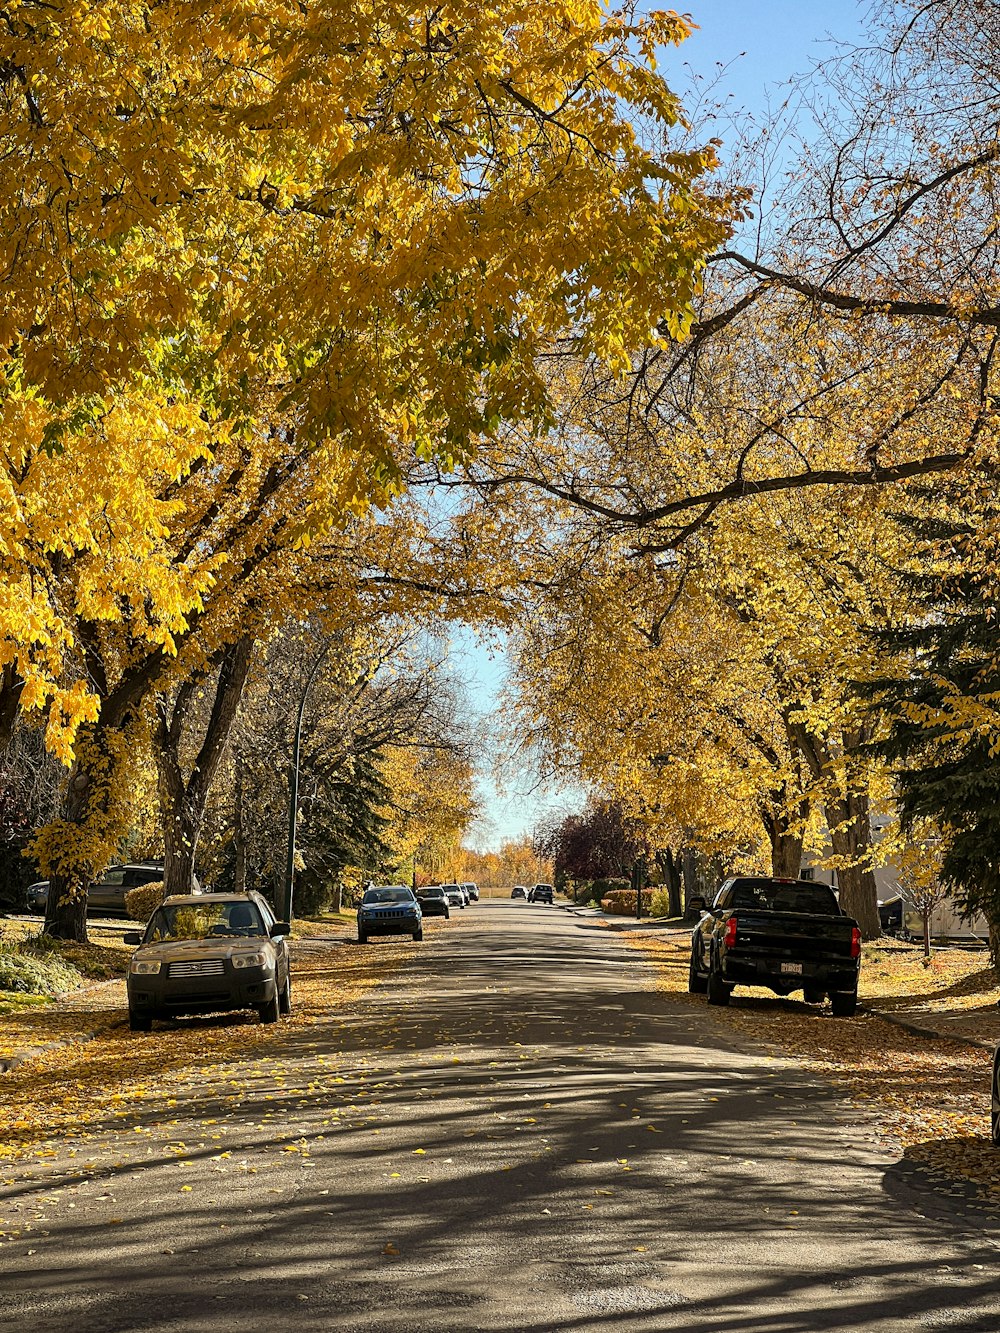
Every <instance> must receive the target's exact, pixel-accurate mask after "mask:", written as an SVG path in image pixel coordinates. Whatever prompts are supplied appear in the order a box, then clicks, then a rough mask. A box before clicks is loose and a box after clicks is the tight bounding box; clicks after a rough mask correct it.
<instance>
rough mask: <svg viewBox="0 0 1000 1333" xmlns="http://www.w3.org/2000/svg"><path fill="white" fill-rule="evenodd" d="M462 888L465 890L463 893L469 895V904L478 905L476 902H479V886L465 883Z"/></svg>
mask: <svg viewBox="0 0 1000 1333" xmlns="http://www.w3.org/2000/svg"><path fill="white" fill-rule="evenodd" d="M462 888H463V889H464V890H465V892H466V893H467V894H468V895H469V902H471V903H478V902H479V885H478V884H470V883H468V882H466V883H465V884H463V885H462Z"/></svg>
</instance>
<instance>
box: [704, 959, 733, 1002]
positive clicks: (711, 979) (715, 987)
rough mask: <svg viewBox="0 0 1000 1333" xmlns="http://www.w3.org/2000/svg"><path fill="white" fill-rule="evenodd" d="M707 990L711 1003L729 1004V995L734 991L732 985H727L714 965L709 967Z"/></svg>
mask: <svg viewBox="0 0 1000 1333" xmlns="http://www.w3.org/2000/svg"><path fill="white" fill-rule="evenodd" d="M707 990H708V1002H709V1004H728V1003H729V997H730V996H731V995H732V993H733V988H732V986H727V985H726V983H725V982H724V981H723V980H722V977H721V975H720V973H719V972H718V970H717V969H716V968H714V967H712V968H709V972H708V985H707Z"/></svg>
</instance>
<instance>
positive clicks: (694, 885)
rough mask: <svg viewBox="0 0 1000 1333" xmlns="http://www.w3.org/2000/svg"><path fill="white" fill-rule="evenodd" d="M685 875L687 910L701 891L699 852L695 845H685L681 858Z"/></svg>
mask: <svg viewBox="0 0 1000 1333" xmlns="http://www.w3.org/2000/svg"><path fill="white" fill-rule="evenodd" d="M681 868H682V874H683V877H684V909H685V911H686V910H687V906H688V903H690V901H691V899H692V898H694V897H696V896H698V895H699V894H700V893H701V889H700V888H699V887H698V853H697V852H696V851H695V850H694V848H693V847H685V848H684V851H683V854H682V859H681Z"/></svg>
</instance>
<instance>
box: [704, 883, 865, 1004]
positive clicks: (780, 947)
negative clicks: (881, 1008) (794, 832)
mask: <svg viewBox="0 0 1000 1333" xmlns="http://www.w3.org/2000/svg"><path fill="white" fill-rule="evenodd" d="M860 966H861V931H860V929H859V928H858V923H857V922H856V921H853V920H852V919H851V918H850V917H849V916H845V914H844V913H843V912H842V911H841V910H840V904H839V903H838V902H837V898H836V895H835V894H834V892H833V890H832V889H830V888H828V887H827V886H826V885H825V884H817V883H815V882H814V881H812V880H806V879H773V878H769V877H765V876H753V875H746V876H741V877H738V878H736V879H727V880H726V881H725V883H724V884H723V885H722V887H721V888H720V889H719V892H718V894H717V895H716V898H715V903H714V905H713V906H712V907H710V908H709V909H708V910H707V912H706V913H705V915H704V916H703V917H702V919H701V920H700V921H699V923H698V925H697V927H696V929H695V932H694V934H693V936H692V938H691V969H690V972H689V974H688V990H689V991H691V992H693V993H694V994H698V995H704V994H705V993H707V994H708V1002H709V1004H728V1003H729V997H730V995H731V994H732V991H733V987H734V986H738V985H744V986H767V987H768V988H769V989H770V990H773V991H775V992H777V994H778V995H790V994H791V993H792V991H796V990H801V991H802V992H803V993H804V995H803V998H804V999H805V1000H806V1001H808V1002H809V1003H810V1004H820V1003H821V1002H822V1001H823V1000H824V999H825V998H826V996H827V995H829V997H830V1003H831V1005H832V1006H833V1012H834V1014H836V1015H837V1016H838V1017H840V1018H849V1017H850V1016H851V1014H853V1013H854V1011H855V1009H856V1008H857V1003H858V970H859V968H860Z"/></svg>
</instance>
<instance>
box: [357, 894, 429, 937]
mask: <svg viewBox="0 0 1000 1333" xmlns="http://www.w3.org/2000/svg"><path fill="white" fill-rule="evenodd" d="M423 920H424V916H423V912H422V911H421V910H420V904H419V903H418V902H417V898H416V895H415V894H414V892H413V890H412V889H410V888H407V886H406V885H405V884H385V885H382V886H381V887H380V888H372V889H366V890H365V896H364V897H363V898H362V899H361V906H360V907H359V908H358V943H359V944H367V943H368V939H369V936H371V935H412V936H413V938H414V939H415V940H422V939H423V938H424V928H423Z"/></svg>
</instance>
